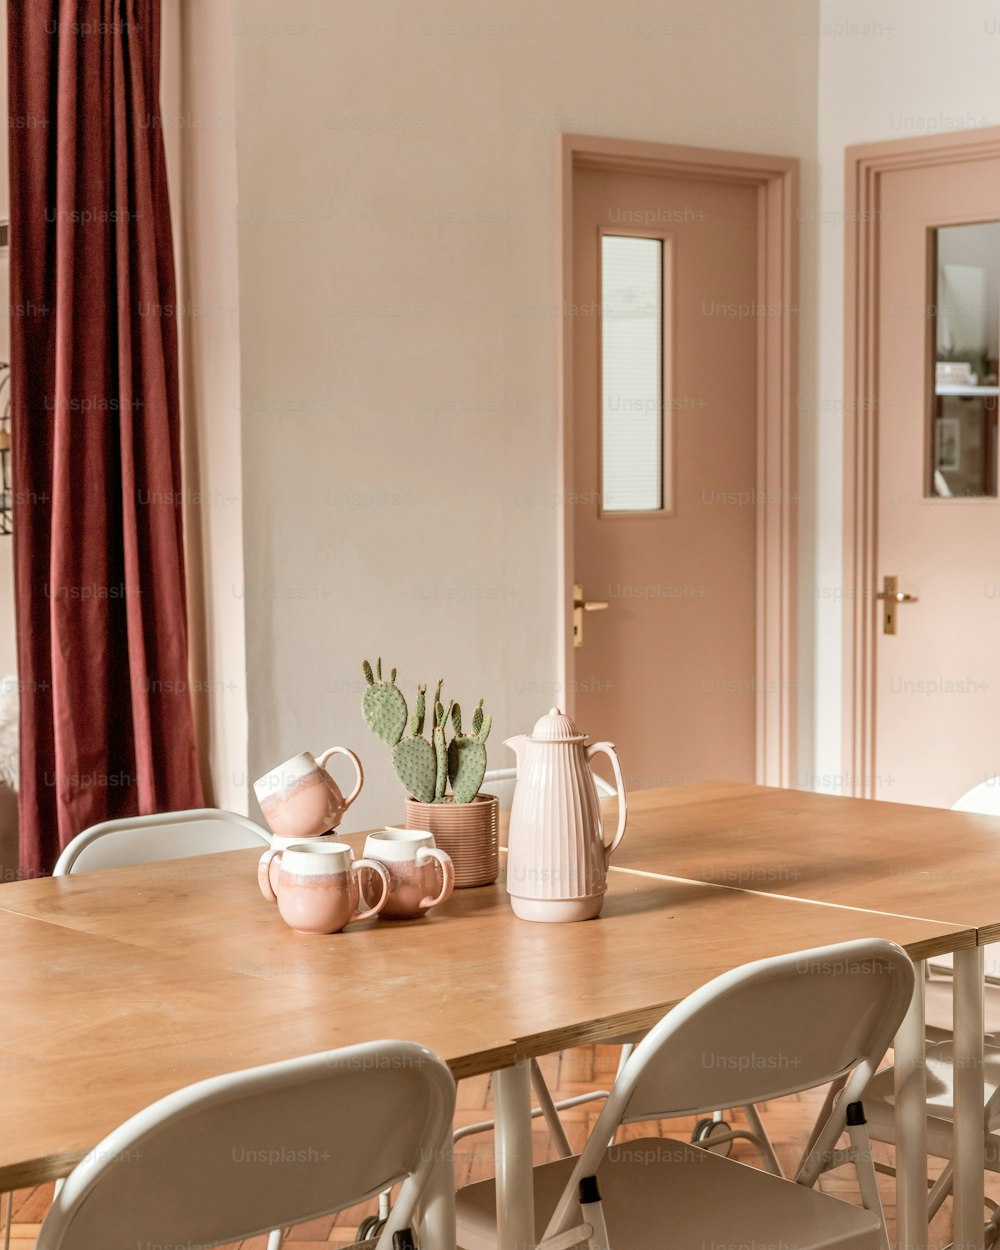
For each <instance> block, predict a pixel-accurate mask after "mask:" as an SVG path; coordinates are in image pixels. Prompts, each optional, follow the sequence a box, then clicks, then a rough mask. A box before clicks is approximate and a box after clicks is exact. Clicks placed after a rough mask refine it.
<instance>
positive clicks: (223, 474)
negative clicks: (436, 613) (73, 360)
mask: <svg viewBox="0 0 1000 1250" xmlns="http://www.w3.org/2000/svg"><path fill="white" fill-rule="evenodd" d="M234 28H235V18H234V14H233V7H232V4H231V3H230V0H212V2H211V3H210V4H206V3H205V0H168V3H167V4H165V5H164V8H163V57H162V64H163V83H162V90H161V101H162V109H163V126H164V141H165V144H166V149H167V158H168V162H169V164H170V171H169V172H170V178H171V208H172V213H173V218H174V229H175V254H176V259H177V276H178V293H179V319H178V320H179V329H180V347H181V356H182V361H183V369H182V378H183V389H182V394H181V409H182V422H183V445H184V524H185V540H186V550H187V575H188V597H189V626H190V646H191V654H190V673H191V682H192V696H193V702H194V708H195V719H196V727H197V734H198V746H199V758H200V759H201V761H202V773H203V777H204V779H205V782H206V799H207V801H208V802H211V803H215V804H217V805H218V806H220V807H227V808H230V809H231V810H234V811H238V812H246V811H247V770H246V753H247V680H246V648H245V643H244V629H245V622H244V616H243V600H242V598H240V596H239V595H238V594H237V593H234V587H239V585H240V583H241V581H242V576H243V574H242V569H243V513H244V509H245V507H246V504H247V501H246V498H245V496H244V492H243V474H242V463H241V457H240V438H241V433H240V407H239V402H240V336H239V325H240V322H239V273H238V269H237V253H236V225H235V220H234V219H235V213H236V111H235V97H234V68H235V67H234V52H233V47H234Z"/></svg>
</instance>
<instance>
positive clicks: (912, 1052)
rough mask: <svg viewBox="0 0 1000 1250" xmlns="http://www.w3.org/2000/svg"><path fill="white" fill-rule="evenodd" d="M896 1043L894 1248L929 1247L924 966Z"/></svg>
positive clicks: (919, 967)
mask: <svg viewBox="0 0 1000 1250" xmlns="http://www.w3.org/2000/svg"><path fill="white" fill-rule="evenodd" d="M916 970H917V982H916V985H915V986H914V989H913V998H912V999H911V1001H910V1006H909V1009H908V1010H907V1012H906V1015H905V1016H904V1017H903V1023H902V1024H901V1025H900V1026H899V1032H898V1033H897V1034H896V1040H895V1042H894V1043H893V1071H894V1074H895V1086H896V1220H897V1232H896V1244H897V1246H898V1247H899V1250H925V1247H926V1246H927V1238H928V1232H927V1069H926V1067H925V1064H924V1045H925V1043H924V965H923V963H922V962H918V963H917V965H916Z"/></svg>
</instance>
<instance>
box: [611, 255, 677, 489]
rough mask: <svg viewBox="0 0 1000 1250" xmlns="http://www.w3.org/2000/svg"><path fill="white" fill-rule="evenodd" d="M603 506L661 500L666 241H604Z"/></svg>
mask: <svg viewBox="0 0 1000 1250" xmlns="http://www.w3.org/2000/svg"><path fill="white" fill-rule="evenodd" d="M601 384H602V386H601V389H602V395H601V508H602V511H604V512H658V511H660V510H661V509H662V508H663V507H664V499H663V240H662V239H650V238H642V237H635V236H627V235H611V234H605V235H602V236H601Z"/></svg>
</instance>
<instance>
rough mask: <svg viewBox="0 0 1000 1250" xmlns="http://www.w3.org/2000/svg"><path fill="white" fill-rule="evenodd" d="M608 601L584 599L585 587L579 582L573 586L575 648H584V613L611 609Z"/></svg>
mask: <svg viewBox="0 0 1000 1250" xmlns="http://www.w3.org/2000/svg"><path fill="white" fill-rule="evenodd" d="M610 607H611V604H610V603H608V601H607V600H606V599H584V597H583V587H582V586H581V585H580V583H579V582H576V583H574V586H573V646H574V647H582V646H583V614H584V612H602V611H603V610H604V609H605V608H610Z"/></svg>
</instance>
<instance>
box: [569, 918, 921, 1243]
mask: <svg viewBox="0 0 1000 1250" xmlns="http://www.w3.org/2000/svg"><path fill="white" fill-rule="evenodd" d="M913 985H914V973H913V964H912V963H911V962H910V959H909V956H908V955H907V954H906V952H905V951H904V950H902V949H901V948H900V947H899V946H896V945H895V944H894V943H892V942H886V941H882V940H881V939H875V938H872V939H866V940H862V941H856V942H842V943H838V944H837V945H835V946H822V947H817V948H815V949H812V950H805V951H800V952H797V953H794V954H789V955H779V956H776V957H775V958H772V959H762V960H759V961H757V962H756V963H750V964H744V965H743V966H742V967H740V968H734V969H733V970H732V971H731V972H727V973H724V974H723V975H722V976H719V977H716V978H715V980H713V981H709V982H708V984H707V985H704V986H702V987H701V989H699V990H696V991H695V993H693V994H691V995H689V996H688V997H687V998H686V999H684V1001H683V1002H681V1003H679V1004H678V1005H677V1006H676V1007H674V1008H673V1009H672V1010H671V1011H669V1012H667V1014H666V1015H665V1016H664V1017H663V1019H662V1020H661V1021H660V1022H659V1024H657V1025H656V1026H655V1027H654V1028H653V1029H652V1030H650V1032H649V1033H648V1034H647V1036H646V1037H645V1038H644V1039H643V1041H642V1042H640V1043H639V1045H638V1046H637V1047H636V1049H635V1051H634V1053H633V1054H632V1056H631V1058H630V1059H629V1060H628V1062H627V1063H626V1065H625V1067H624V1069H623V1070H622V1072H621V1074H620V1076H619V1078H618V1080H617V1081H616V1082H615V1087H614V1089H613V1090H612V1091H611V1096H610V1097H609V1098H608V1100H607V1103H606V1104H605V1106H604V1110H603V1111H602V1112H601V1115H600V1118H599V1119H598V1121H597V1124H596V1125H595V1127H594V1130H593V1132H592V1134H591V1136H590V1138H589V1139H588V1142H587V1145H586V1146H585V1147H584V1150H583V1154H582V1155H581V1157H580V1161H579V1163H578V1164H577V1167H576V1169H575V1170H574V1174H573V1176H572V1177H571V1184H570V1185H567V1189H566V1192H565V1194H564V1196H563V1199H562V1200H561V1202H560V1207H559V1212H560V1213H561V1214H562V1215H563V1216H565V1217H566V1218H569V1212H570V1211H571V1208H572V1203H573V1201H574V1200H575V1199H574V1195H575V1186H576V1185H577V1184H578V1182H579V1180H580V1178H581V1177H584V1176H590V1175H592V1174H593V1173H594V1172H596V1171H597V1165H598V1163H599V1162H600V1159H601V1158H602V1157H603V1153H604V1150H605V1148H606V1147H607V1143H608V1142H609V1141H610V1140H611V1139H612V1138H613V1136H614V1133H615V1130H616V1129H617V1127H618V1125H619V1124H622V1123H627V1122H629V1121H633V1120H654V1119H666V1118H669V1117H671V1116H686V1115H696V1114H698V1113H700V1112H703V1111H712V1110H715V1108H717V1107H743V1106H747V1105H749V1104H751V1103H757V1102H765V1101H767V1100H768V1099H771V1098H781V1097H783V1096H784V1095H786V1094H794V1093H798V1092H799V1091H800V1090H805V1089H812V1088H814V1087H815V1086H818V1085H825V1084H827V1083H828V1082H830V1081H833V1080H835V1079H836V1078H837V1077H841V1076H845V1075H847V1076H848V1079H847V1083H846V1085H845V1088H844V1094H843V1095H842V1097H841V1100H840V1101H839V1102H838V1103H837V1106H836V1108H835V1109H834V1113H833V1114H832V1115H831V1117H830V1119H829V1121H828V1122H827V1125H826V1126H825V1128H824V1129H823V1130H820V1132H819V1134H818V1136H817V1138H816V1141H815V1144H814V1145H815V1151H817V1152H818V1151H820V1150H821V1149H822V1150H828V1149H830V1148H831V1146H832V1144H833V1143H834V1142H835V1141H836V1139H837V1137H838V1136H839V1134H840V1132H841V1131H842V1130H843V1127H844V1117H845V1114H846V1108H847V1106H848V1104H849V1103H851V1102H855V1101H858V1100H859V1099H860V1098H861V1095H862V1093H863V1092H864V1089H865V1086H866V1085H867V1084H868V1082H869V1081H870V1080H871V1078H872V1076H874V1074H875V1071H876V1069H877V1067H878V1065H879V1062H880V1061H881V1059H882V1056H883V1055H884V1054H885V1052H886V1050H887V1049H888V1048H889V1046H890V1045H891V1044H892V1039H893V1037H894V1036H895V1033H896V1031H897V1029H898V1028H899V1025H900V1023H901V1022H902V1019H903V1016H904V1014H905V1012H906V1009H907V1006H908V1005H909V1002H910V998H911V996H912V993H913ZM848 1074H850V1075H848ZM838 1124H839V1127H837V1125H838ZM549 1231H550V1232H554V1231H562V1229H561V1228H560V1227H557V1226H556V1221H555V1218H554V1220H553V1223H552V1224H550V1226H549Z"/></svg>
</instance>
